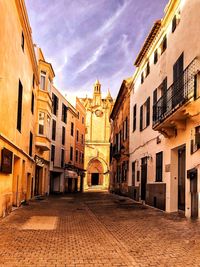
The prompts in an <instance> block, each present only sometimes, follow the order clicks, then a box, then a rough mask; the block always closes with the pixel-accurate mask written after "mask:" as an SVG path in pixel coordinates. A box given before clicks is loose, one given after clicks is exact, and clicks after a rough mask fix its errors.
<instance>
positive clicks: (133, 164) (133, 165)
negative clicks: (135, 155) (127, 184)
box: [132, 161, 135, 186]
mask: <svg viewBox="0 0 200 267" xmlns="http://www.w3.org/2000/svg"><path fill="white" fill-rule="evenodd" d="M132 186H135V161H134V162H132Z"/></svg>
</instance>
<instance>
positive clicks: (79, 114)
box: [78, 111, 80, 119]
mask: <svg viewBox="0 0 200 267" xmlns="http://www.w3.org/2000/svg"><path fill="white" fill-rule="evenodd" d="M79 117H80V113H79V111H78V119H79Z"/></svg>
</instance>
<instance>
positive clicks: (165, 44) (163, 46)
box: [161, 35, 167, 54]
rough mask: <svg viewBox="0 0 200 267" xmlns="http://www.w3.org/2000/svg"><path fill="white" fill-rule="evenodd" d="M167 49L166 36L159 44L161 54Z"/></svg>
mask: <svg viewBox="0 0 200 267" xmlns="http://www.w3.org/2000/svg"><path fill="white" fill-rule="evenodd" d="M166 49H167V36H166V35H165V36H164V38H163V41H162V44H161V54H162V53H164V52H165V50H166Z"/></svg>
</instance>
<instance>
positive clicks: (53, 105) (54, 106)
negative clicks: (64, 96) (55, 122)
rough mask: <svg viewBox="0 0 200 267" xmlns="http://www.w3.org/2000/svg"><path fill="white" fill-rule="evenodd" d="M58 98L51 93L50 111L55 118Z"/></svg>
mask: <svg viewBox="0 0 200 267" xmlns="http://www.w3.org/2000/svg"><path fill="white" fill-rule="evenodd" d="M58 101H59V100H58V97H57V96H56V95H55V94H54V93H52V110H53V114H54V115H56V116H57V111H58Z"/></svg>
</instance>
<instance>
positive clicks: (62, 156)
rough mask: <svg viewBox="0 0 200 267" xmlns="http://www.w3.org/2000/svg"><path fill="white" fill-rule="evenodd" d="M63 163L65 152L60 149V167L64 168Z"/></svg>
mask: <svg viewBox="0 0 200 267" xmlns="http://www.w3.org/2000/svg"><path fill="white" fill-rule="evenodd" d="M64 162H65V150H64V149H61V162H60V164H61V167H62V168H63V167H64Z"/></svg>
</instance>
